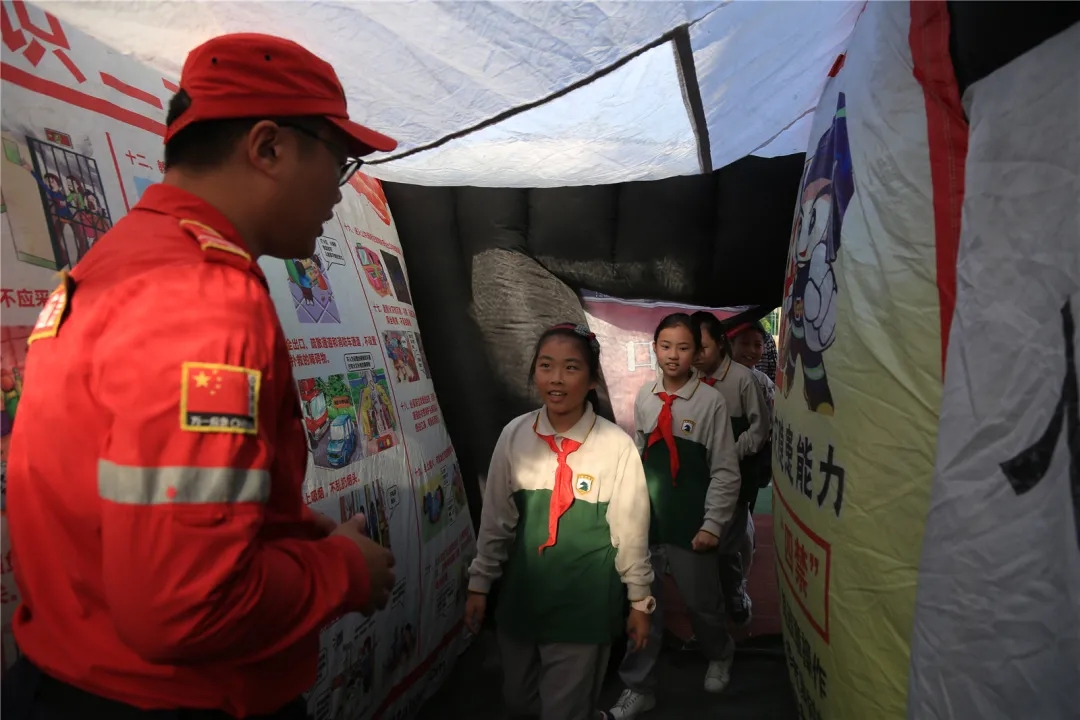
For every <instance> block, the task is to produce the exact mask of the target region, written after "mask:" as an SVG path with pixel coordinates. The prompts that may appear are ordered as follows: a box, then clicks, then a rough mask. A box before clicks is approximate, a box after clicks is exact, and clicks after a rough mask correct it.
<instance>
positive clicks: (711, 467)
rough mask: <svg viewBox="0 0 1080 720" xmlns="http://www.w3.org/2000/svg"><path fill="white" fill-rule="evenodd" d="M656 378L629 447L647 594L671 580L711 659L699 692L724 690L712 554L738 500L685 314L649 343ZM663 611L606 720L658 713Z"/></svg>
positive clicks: (718, 398)
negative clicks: (644, 505)
mask: <svg viewBox="0 0 1080 720" xmlns="http://www.w3.org/2000/svg"><path fill="white" fill-rule="evenodd" d="M653 346H654V350H655V352H656V360H657V362H658V363H659V365H660V371H661V372H660V374H659V376H658V378H657V379H656V380H655V381H652V382H649V383H648V384H646V385H645V386H644V387H643V388H642V389H641V391H640V392H639V393H638V396H637V400H636V401H635V403H634V423H635V426H636V432H635V439H636V441H637V445H638V449H639V450H640V451H641V452H642V456H643V460H644V465H645V478H646V482H647V484H648V487H649V499H650V502H651V510H652V519H651V532H650V547H649V553H650V555H651V557H652V564H653V576H654V578H655V579H654V581H653V590H652V594H653V595H654V596H655V597H656V598H657V599H658V600H659V599H660V597H661V593H662V588H663V577H664V574H665V571H670V572H671V574H672V575H673V576H674V578H675V583H676V584H677V585H678V587H679V593H680V594H681V595H682V598H683V600H684V601H685V602H686V607H687V610H688V611H689V612H690V619H691V623H692V625H693V628H694V634H695V635H696V636H697V639H698V645H699V647H700V649H701V651H702V653H703V654H704V655H705V657H706V658H707V659H708V660H709V667H708V670H707V671H706V674H705V689H706V690H707V691H709V692H721V691H722V690H723V689H724V687H725V686H726V685H727V683H728V673H729V670H730V667H731V660H732V658H733V656H734V654H735V643H734V641H733V640H732V638H731V636H730V635H729V634H728V631H727V627H726V624H725V618H724V614H723V601H722V599H721V595H720V582H719V578H718V574H717V571H716V567H717V547H718V545H719V541H720V538H721V537H722V536H723V535H724V532H725V529H726V527H727V526H728V525H729V524H730V522H731V519H732V516H733V514H734V511H735V505H736V500H737V499H738V495H739V465H738V460H737V457H736V451H735V438H734V436H733V435H732V433H731V420H730V418H729V417H728V410H727V407H726V405H725V403H724V399H723V396H722V395H721V394H720V393H719V392H718V391H717V390H715V389H713V388H711V387H709V386H708V385H707V384H705V383H703V382H702V381H701V375H700V374H699V373H698V372H697V371H696V370H695V369H694V367H693V361H694V358H695V357H696V356H697V354H698V352H699V351H700V349H701V336H700V334H699V333H698V332H697V330H696V328H695V326H694V323H693V321H692V320H691V319H690V316H689V315H686V314H685V313H676V314H674V315H669V316H667V317H666V318H664V319H663V320H662V321H661V322H660V324H659V325H658V326H657V328H656V332H655V333H654V335H653ZM663 632H664V623H663V607H662V606H661V604H658V605H657V608H656V611H655V612H654V613H653V617H652V627H651V631H650V636H649V642H648V644H647V645H646V646H645V648H644V649H643V650H641V651H640V652H632V653H628V654H627V655H626V658H625V659H624V660H623V662H622V665H621V667H620V668H619V675H620V677H621V678H622V680H623V682H624V683H625V684H626V690H624V691H623V693H622V695H621V696H620V698H619V701H618V702H617V703H616V704H615V706H614V707H613V708H612V709H611V715H612V716H613V717H615V718H619V719H620V720H624V719H626V718H634V717H637V716H638V715H639V714H640V713H643V712H645V711H647V710H650V709H652V708H653V707H654V706H655V705H656V697H655V692H656V664H657V660H658V658H659V656H660V646H661V640H662V638H663Z"/></svg>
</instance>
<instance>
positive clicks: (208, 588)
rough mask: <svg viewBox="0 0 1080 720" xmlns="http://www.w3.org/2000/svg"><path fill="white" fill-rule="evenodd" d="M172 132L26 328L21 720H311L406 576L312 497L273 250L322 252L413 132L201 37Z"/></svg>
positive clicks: (14, 713) (235, 47) (302, 76)
mask: <svg viewBox="0 0 1080 720" xmlns="http://www.w3.org/2000/svg"><path fill="white" fill-rule="evenodd" d="M167 125H168V130H167V132H166V135H165V164H166V166H167V171H166V173H165V180H164V182H163V183H162V184H160V185H156V186H153V187H150V188H148V189H147V190H146V192H145V194H144V195H143V197H142V199H141V201H140V202H139V204H138V205H136V206H135V207H134V208H133V209H132V210H131V212H130V213H129V214H128V215H127V216H126V217H125V218H123V219H122V220H120V222H118V223H117V224H116V226H115V227H114V228H113V229H112V230H111V231H109V232H108V233H107V234H106V235H105V236H104V237H103V238H102V239H101V240H99V241H98V242H97V243H95V244H94V246H93V247H92V248H91V250H90V252H89V253H88V254H87V256H86V257H85V259H83V260H82V262H80V263H79V264H78V266H77V267H76V268H75V269H74V270H73V271H72V273H71V274H70V275H68V276H65V277H64V278H63V282H62V283H61V284H60V286H59V287H58V288H57V289H56V290H55V291H54V292H53V294H52V295H51V296H50V297H49V300H48V302H47V304H46V307H45V309H44V310H43V311H42V313H41V316H40V317H39V319H38V322H37V325H36V326H35V328H34V331H33V333H32V335H31V339H30V342H31V345H30V349H29V353H28V357H27V361H26V374H25V392H24V394H23V396H22V399H21V402H20V405H19V423H18V425H17V426H16V428H15V430H14V434H13V437H12V440H11V446H10V450H11V452H10V457H9V462H8V473H9V481H8V496H7V510H8V514H9V521H10V533H11V544H12V548H13V550H14V564H15V576H16V580H17V582H18V586H19V590H20V596H21V600H22V604H21V605H20V606H19V607H18V609H17V611H16V615H15V620H14V631H15V638H16V641H17V642H18V645H19V647H20V649H21V650H22V652H23V653H24V654H25V658H24V659H22V660H20V663H19V666H18V667H17V668H16V669H15V670H14V671H13V673H12V674H11V675H10V676H9V677H6V678H5V680H4V693H3V697H4V701H5V710H4V718H5V720H9V719H11V718H17V717H28V718H38V719H42V720H44V719H46V718H48V719H54V718H55V719H56V720H60V719H62V718H63V719H66V718H79V719H82V718H103V719H104V718H108V719H109V720H123V718H136V717H153V718H181V717H182V718H207V719H209V718H227V717H238V718H249V717H265V718H277V719H279V720H285V719H289V720H291V719H292V718H302V717H304V716H305V712H304V705H303V703H302V702H301V701H300V700H299V698H300V695H301V693H302V692H303V691H304V690H306V689H307V688H308V687H309V686H310V685H311V684H312V683H313V682H314V679H315V669H316V659H317V654H318V644H319V631H320V629H321V628H323V627H324V626H326V625H327V624H328V623H330V622H332V621H333V620H334V619H336V618H337V617H338V616H340V615H342V614H343V613H346V612H354V611H356V612H362V613H365V614H371V613H373V612H375V611H376V610H377V609H379V608H382V607H383V606H385V604H386V601H387V598H388V596H389V593H390V590H391V588H392V586H393V584H394V572H393V556H392V555H390V553H389V552H388V551H386V550H384V549H382V548H381V547H379V546H378V545H377V544H375V543H373V542H372V541H371V540H369V539H367V538H366V537H365V534H364V531H363V530H364V528H363V521H362V519H360V518H357V519H354V520H351V521H349V522H346V523H343V524H342V525H341V526H336V524H335V523H334V522H333V521H332V520H330V519H329V518H326V517H325V516H320V515H317V514H315V513H313V512H312V511H310V510H309V509H308V508H307V507H306V506H305V504H304V502H303V500H302V497H301V484H302V481H303V477H304V472H305V468H306V465H307V456H306V453H307V446H306V442H305V436H304V430H303V428H302V424H301V422H302V421H301V417H302V416H301V411H300V407H299V401H298V398H297V393H296V386H295V384H294V380H293V376H292V372H291V370H290V361H289V351H288V347H287V344H286V340H285V337H284V335H283V333H282V330H281V325H280V324H279V322H278V319H277V315H276V314H275V312H274V306H273V303H272V302H271V299H270V295H269V293H268V291H267V284H266V278H265V277H264V276H263V273H262V271H261V270H260V269H259V266H258V265H257V264H256V259H257V258H258V257H259V256H261V255H269V256H272V257H278V258H295V257H310V256H311V254H312V252H313V251H314V248H315V241H316V238H317V236H318V235H320V234H321V228H322V225H323V223H324V222H326V221H328V220H330V219H331V218H332V217H333V213H332V208H333V207H334V205H336V204H337V203H338V202H339V201H340V200H341V193H340V191H339V187H340V186H341V185H342V184H344V183H345V182H347V181H348V179H349V177H350V176H351V175H352V173H353V172H355V170H356V168H357V167H358V165H359V160H358V159H357V158H358V157H360V156H362V155H365V154H368V153H371V152H373V151H376V150H381V151H388V150H391V149H393V148H394V147H395V142H394V141H393V140H391V139H390V138H388V137H386V136H384V135H381V134H379V133H377V132H374V131H372V130H369V129H367V128H365V127H363V126H361V125H358V124H356V123H354V122H351V121H350V120H349V119H348V114H347V110H346V102H345V95H344V92H343V90H342V87H341V83H340V82H339V81H338V78H337V76H336V75H335V74H334V71H333V69H332V68H331V67H330V66H329V65H328V64H326V63H325V62H323V61H322V60H320V59H319V58H317V57H316V56H314V55H312V54H311V53H309V52H307V51H306V50H304V49H303V48H301V47H300V46H298V45H296V44H294V43H291V42H288V41H285V40H282V39H280V38H274V37H269V36H264V35H231V36H224V37H219V38H217V39H214V40H211V41H209V42H208V43H206V44H205V45H202V46H201V47H199V48H196V49H195V50H194V51H192V53H191V54H190V55H189V56H188V58H187V61H186V62H185V64H184V68H183V74H182V77H181V80H180V90H179V92H178V93H177V94H176V96H175V97H174V98H173V100H172V102H171V104H170V108H169V117H168V121H167ZM12 701H15V702H14V704H12V705H10V706H9V705H8V703H10V702H12ZM9 712H10V713H11V714H9Z"/></svg>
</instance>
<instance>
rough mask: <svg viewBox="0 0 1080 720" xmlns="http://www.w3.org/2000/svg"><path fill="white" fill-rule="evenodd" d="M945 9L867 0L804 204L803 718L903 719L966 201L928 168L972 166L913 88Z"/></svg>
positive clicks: (790, 379) (778, 485)
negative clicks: (945, 141)
mask: <svg viewBox="0 0 1080 720" xmlns="http://www.w3.org/2000/svg"><path fill="white" fill-rule="evenodd" d="M935 5H936V4H935V3H911V4H908V3H870V4H869V5H867V7H866V9H865V11H864V13H863V15H862V16H861V18H860V20H859V22H858V25H857V26H856V29H855V32H854V35H853V37H852V39H851V44H850V47H849V48H848V51H847V54H846V56H841V57H840V58H839V59H838V60H837V63H836V65H835V66H834V69H833V72H832V74H831V76H830V79H829V81H828V83H827V85H826V87H825V90H824V93H823V95H822V98H821V100H820V102H819V105H818V109H817V112H816V114H815V116H814V122H813V130H812V132H811V136H810V146H809V148H808V150H807V155H806V165H805V169H804V173H803V178H802V182H801V184H800V189H799V196H798V199H797V203H796V208H795V218H794V222H793V228H792V237H791V245H790V250H789V256H788V270H787V276H786V279H785V285H784V305H783V315H782V320H781V329H780V357H779V367H778V371H777V393H776V415H775V421H774V426H773V449H774V454H775V457H774V460H773V477H774V482H773V487H774V503H773V519H774V525H773V527H774V531H775V540H776V548H777V569H778V575H779V577H780V589H781V614H782V619H783V624H784V636H785V643H786V648H787V655H788V661H789V671H790V675H791V679H792V684H793V687H794V688H795V692H796V695H797V697H798V702H799V706H800V716H801V717H802V718H805V719H808V720H811V719H812V720H818V719H819V718H829V719H830V720H866V718H875V719H878V718H880V719H882V720H884V719H885V718H902V717H904V716H905V714H906V708H907V692H908V666H909V656H910V637H911V628H912V618H913V612H914V605H915V589H916V579H917V575H918V566H919V558H920V551H921V547H922V536H923V529H924V527H925V524H926V514H927V506H928V502H929V497H930V487H931V483H932V480H933V474H934V462H935V456H936V452H937V427H938V414H939V408H940V405H941V393H942V342H943V338H947V337H948V329H947V321H948V319H949V318H951V314H952V308H951V306H949V305H947V304H943V303H942V300H941V298H944V297H946V293H945V292H940V294H939V284H940V283H943V282H944V281H943V278H947V277H948V276H949V273H950V272H951V270H950V266H949V265H948V263H950V262H955V255H953V256H952V260H950V255H949V252H950V248H952V249H953V250H954V249H955V241H956V235H955V234H954V233H953V232H952V231H951V230H950V227H951V226H950V225H949V224H948V223H947V222H946V223H942V216H941V215H939V214H936V212H944V211H947V210H948V209H949V208H950V207H952V208H955V207H958V206H956V205H955V201H956V198H957V197H958V195H957V194H956V193H952V192H950V187H949V186H947V185H943V184H942V178H941V176H940V175H939V174H938V173H937V172H936V171H934V172H932V166H935V167H939V168H940V167H948V166H949V164H952V165H955V164H956V163H959V164H960V165H962V164H963V159H962V157H960V158H959V159H957V156H955V155H954V156H950V155H949V154H948V147H943V146H941V145H940V144H938V143H937V142H936V141H935V140H934V138H935V137H937V135H935V133H940V132H941V131H942V128H943V127H944V128H946V129H947V128H948V127H949V125H948V122H949V121H948V120H945V119H943V118H942V117H941V116H940V115H935V114H933V112H932V111H929V110H928V106H930V105H931V104H932V98H931V96H930V93H931V91H930V90H928V89H926V88H924V87H923V86H922V85H921V84H920V82H919V80H917V78H918V77H923V78H931V77H940V75H941V62H942V60H941V59H942V58H944V61H945V62H946V63H947V61H948V48H947V40H948V31H947V27H946V28H945V30H943V31H942V32H937V31H936V30H935V31H934V32H930V30H933V29H934V28H935V27H937V29H938V30H940V29H941V28H940V26H936V25H935V23H937V22H939V21H940V17H938V18H936V19H932V20H929V21H926V20H921V21H919V23H918V24H917V27H921V28H922V30H923V31H924V32H920V33H916V32H915V31H914V30H911V33H910V38H911V42H912V43H913V44H912V45H911V46H910V47H909V29H910V28H911V27H912V23H913V20H912V16H913V15H914V14H916V13H917V12H920V7H921V8H922V10H923V11H925V10H932V9H933V8H934V7H935ZM940 7H941V8H943V7H944V4H943V3H941V4H940ZM939 36H940V37H939ZM927 38H930V39H932V40H934V42H935V43H937V44H936V45H933V46H932V49H933V50H934V52H936V53H938V54H937V55H933V56H932V57H931V58H929V59H928V53H929V51H930V49H931V46H930V45H925V44H923V43H924V42H930V40H928V39H927ZM935 38H936V40H935ZM942 39H943V40H942ZM938 40H942V42H938ZM882 48H889V51H888V52H887V53H884V54H883V53H882V50H881V49H882ZM916 63H917V64H919V66H920V67H919V70H918V71H915V70H914V69H913V68H914V64H916ZM927 63H929V65H930V67H929V68H927V67H926V64H927ZM935 63H936V64H935ZM949 71H950V72H951V69H949ZM934 73H936V75H934ZM883 138H884V140H883ZM953 150H954V151H956V152H960V151H962V148H960V147H959V146H953ZM941 163H945V165H941ZM883 198H884V199H885V200H884V201H883V200H882V199H883ZM950 203H953V204H952V205H950ZM957 217H958V216H957ZM955 227H956V228H958V223H957V225H956V226H955ZM939 259H944V260H945V262H946V265H944V266H939ZM941 287H945V286H944V285H943V284H942V285H941Z"/></svg>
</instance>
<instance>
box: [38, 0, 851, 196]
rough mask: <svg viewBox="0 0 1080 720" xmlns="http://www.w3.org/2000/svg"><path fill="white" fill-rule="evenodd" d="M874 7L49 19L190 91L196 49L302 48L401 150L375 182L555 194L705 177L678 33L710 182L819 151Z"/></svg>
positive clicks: (152, 13)
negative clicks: (758, 163) (846, 55)
mask: <svg viewBox="0 0 1080 720" xmlns="http://www.w3.org/2000/svg"><path fill="white" fill-rule="evenodd" d="M863 6H864V3H863V2H816V1H815V2H771V1H770V2H764V1H758V2H755V1H752V0H740V1H738V2H730V1H729V2H685V3H674V2H618V3H612V2H608V3H603V2H602V3H564V2H445V3H436V2H340V1H336V0H320V1H319V2H294V1H289V2H272V3H265V2H176V1H163V2H152V3H148V2H111V1H103V2H96V1H95V2H50V3H49V4H48V10H49V12H51V13H53V14H54V15H56V16H57V17H58V18H59V19H60V20H62V21H63V22H64V23H65V24H69V25H73V26H74V27H77V28H79V29H81V30H83V31H85V32H87V33H88V34H90V35H91V36H92V37H95V38H97V39H99V40H101V41H102V42H104V43H105V44H106V45H108V46H109V47H111V48H113V49H114V50H115V51H117V52H119V53H122V54H125V55H131V56H133V57H134V58H135V59H136V60H138V61H139V62H141V63H145V64H147V65H149V66H150V67H153V68H155V69H157V70H159V71H161V72H162V73H164V74H165V75H167V76H171V77H174V78H175V77H177V76H179V73H180V68H181V66H182V65H183V61H184V57H185V56H186V54H187V52H188V51H189V50H190V49H191V48H192V47H194V46H195V45H197V44H199V43H200V42H202V41H204V40H206V39H208V38H210V37H213V36H215V35H219V34H222V33H227V32H266V33H271V34H275V35H280V36H283V37H287V38H290V39H293V40H296V41H297V42H299V43H301V44H303V45H305V46H306V47H309V48H311V49H313V50H315V51H316V52H317V53H319V54H320V55H322V56H323V57H324V58H326V59H327V60H328V61H329V62H331V63H332V64H333V65H334V67H335V68H336V69H337V71H338V74H339V76H340V77H341V79H342V83H343V85H344V87H345V92H346V95H347V96H348V99H349V106H350V108H351V112H352V114H353V115H354V116H355V117H356V118H358V119H360V120H361V121H363V122H366V123H369V124H370V125H372V126H373V127H375V128H377V129H379V130H382V131H385V132H387V133H389V134H390V135H392V136H394V137H395V138H397V139H398V140H399V141H400V143H401V144H400V146H399V148H398V150H396V151H395V152H394V153H391V154H390V155H389V156H388V157H382V158H378V157H376V158H371V159H372V160H374V161H376V164H375V165H372V166H371V170H372V173H373V174H374V175H376V176H378V177H381V178H383V179H386V180H396V181H401V182H412V183H419V184H424V185H483V186H502V187H543V186H555V185H571V184H585V183H588V184H595V183H613V182H622V181H629V180H653V179H660V178H664V177H671V176H675V175H687V174H693V173H697V172H701V170H702V164H701V162H700V161H699V159H698V141H697V138H696V136H695V132H694V125H693V122H692V120H691V117H692V108H691V105H690V104H689V102H688V101H687V97H686V96H687V93H686V92H685V87H686V82H685V77H683V74H684V73H683V68H681V67H680V66H679V64H678V62H677V59H676V53H675V48H674V43H673V42H671V41H670V36H671V33H672V31H673V30H675V29H676V28H680V27H688V28H689V41H690V43H689V46H690V49H692V51H693V58H694V66H695V70H696V78H697V83H698V86H699V87H700V96H701V98H702V100H703V106H704V108H705V119H706V123H705V124H706V126H707V129H708V139H709V149H710V152H709V155H710V156H711V158H710V159H711V165H712V167H721V166H723V165H725V164H727V163H730V162H732V161H734V160H736V159H738V158H740V157H744V156H746V155H750V154H759V155H764V156H775V155H783V154H788V153H794V152H803V151H804V150H805V149H806V143H807V139H808V133H809V123H808V122H807V121H806V118H808V117H809V115H810V114H811V113H812V112H813V110H814V108H815V106H816V101H817V98H818V96H819V95H820V92H821V89H822V87H823V86H824V83H825V79H826V76H827V74H828V71H829V68H830V67H831V66H832V64H833V62H834V61H835V60H836V57H837V55H838V54H840V53H841V52H843V49H844V46H845V45H846V41H847V38H848V36H849V35H850V32H851V29H852V27H853V26H854V23H855V20H856V19H857V17H858V15H859V13H860V12H861V10H862V8H863ZM638 53H640V55H638V56H637V57H632V58H631V56H633V55H635V54H638ZM627 58H631V59H629V61H627ZM622 62H625V64H622V65H620V63H622ZM615 65H620V66H619V67H617V68H616V69H614V70H613V71H612V72H610V74H607V75H604V76H603V77H599V78H597V79H596V80H593V81H592V82H590V79H591V78H593V76H595V75H597V74H598V73H601V74H602V73H603V72H604V71H605V70H609V69H611V68H612V67H613V66H615ZM568 89H569V91H568V92H567V90H568ZM564 92H565V93H566V94H564V95H561V96H560V97H556V98H554V99H552V100H550V101H549V102H545V100H547V99H548V98H551V97H552V96H553V95H556V94H559V93H564ZM523 106H527V107H528V108H529V109H525V110H523V111H522V112H517V110H519V109H521V108H522V107H523ZM493 120H495V122H492V121H493ZM487 123H490V124H487ZM483 125H486V126H485V127H482V128H481V129H478V130H475V131H473V132H468V131H469V130H470V129H472V128H476V127H477V126H483ZM703 130H704V129H700V128H699V133H698V134H701V132H702V131H703ZM449 136H455V137H454V138H453V139H450V140H446V139H447V138H448V137H449ZM440 141H445V142H443V143H441V144H439V145H438V146H436V147H432V148H430V149H422V150H420V151H418V152H416V153H415V154H410V155H408V156H407V157H402V158H400V159H396V158H397V156H399V155H401V154H402V153H408V152H409V151H416V150H417V149H420V148H427V147H428V146H429V145H432V144H434V143H439V142H440Z"/></svg>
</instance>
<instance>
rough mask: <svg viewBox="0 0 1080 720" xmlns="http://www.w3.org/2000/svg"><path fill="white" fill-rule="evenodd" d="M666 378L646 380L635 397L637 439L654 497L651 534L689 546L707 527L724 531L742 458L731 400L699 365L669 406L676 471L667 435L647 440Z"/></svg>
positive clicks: (713, 531)
mask: <svg viewBox="0 0 1080 720" xmlns="http://www.w3.org/2000/svg"><path fill="white" fill-rule="evenodd" d="M663 392H664V382H663V379H662V378H657V379H656V380H655V381H653V382H650V383H648V384H646V385H645V386H644V387H642V388H641V390H640V391H639V392H638V396H637V399H636V401H635V402H634V427H635V428H637V430H636V432H635V438H634V439H635V442H636V444H637V446H638V449H639V450H640V451H641V453H642V460H643V464H644V466H645V479H646V484H647V485H648V488H649V499H650V501H651V516H650V528H651V535H650V540H651V542H652V544H669V545H677V546H679V547H684V548H689V547H690V545H691V541H692V540H693V539H694V535H696V534H697V532H698V531H699V530H705V531H706V532H709V533H711V534H713V535H715V536H716V537H720V536H721V533H722V531H723V528H724V526H725V525H726V524H727V523H728V522H730V520H731V517H732V514H733V513H734V510H735V504H736V501H737V499H738V496H739V484H740V481H739V461H738V459H737V455H736V450H735V439H734V436H733V435H732V432H731V420H730V418H729V417H728V410H727V406H726V404H725V403H724V398H723V396H722V395H721V394H720V392H719V391H717V390H715V389H713V388H711V387H709V386H708V385H706V384H705V383H703V382H701V376H700V375H699V374H698V372H697V371H696V370H695V371H694V373H693V375H692V376H691V378H690V381H689V382H688V383H686V384H685V385H683V386H682V387H681V388H679V390H678V391H676V393H675V395H676V399H675V401H674V402H673V404H672V406H671V415H672V435H673V440H674V443H675V447H676V450H677V454H678V464H679V468H678V472H677V473H675V475H674V477H673V476H672V472H671V468H672V463H671V454H670V452H669V450H668V447H667V443H666V442H665V441H663V440H659V441H657V442H654V443H653V444H652V445H649V437H650V436H651V435H652V433H653V431H654V430H655V429H656V426H657V420H658V418H659V417H660V413H661V411H662V409H663V407H664V401H663V400H661V398H660V393H663Z"/></svg>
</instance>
